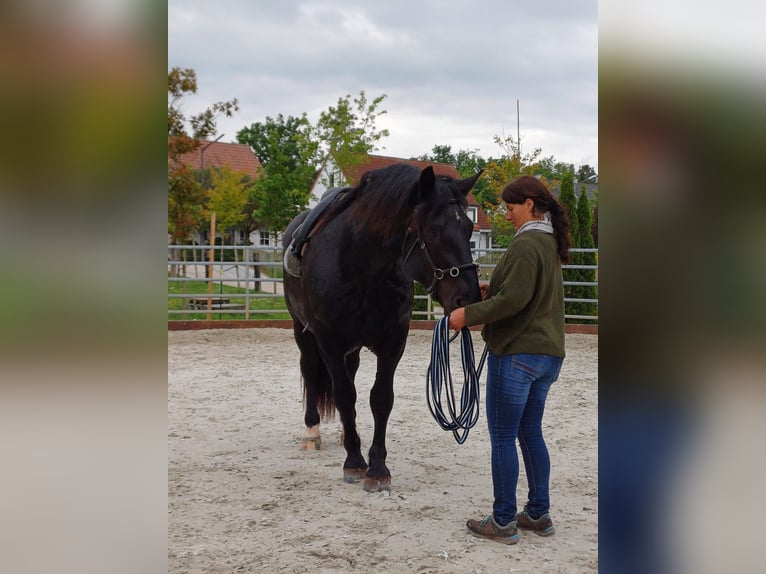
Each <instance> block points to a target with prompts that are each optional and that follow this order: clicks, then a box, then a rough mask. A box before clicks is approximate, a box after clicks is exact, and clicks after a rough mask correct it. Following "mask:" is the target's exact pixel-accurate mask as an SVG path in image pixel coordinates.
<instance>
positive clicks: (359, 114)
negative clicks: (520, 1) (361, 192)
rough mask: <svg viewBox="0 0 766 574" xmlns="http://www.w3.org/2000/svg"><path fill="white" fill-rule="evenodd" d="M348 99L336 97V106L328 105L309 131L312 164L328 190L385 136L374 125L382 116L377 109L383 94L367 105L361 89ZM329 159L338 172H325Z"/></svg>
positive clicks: (380, 111) (386, 131) (383, 131)
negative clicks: (312, 145) (313, 147)
mask: <svg viewBox="0 0 766 574" xmlns="http://www.w3.org/2000/svg"><path fill="white" fill-rule="evenodd" d="M350 98H351V95H350V94H348V95H346V96H345V97H343V98H338V104H337V107H332V106H330V107H329V108H328V109H327V110H326V111H324V112H322V113H321V114H320V115H319V120H318V121H317V123H316V125H315V126H314V128H313V130H312V133H313V138H314V141H315V142H316V144H317V153H316V157H317V162H316V163H317V164H318V166H319V171H320V173H323V174H324V181H323V183H324V184H325V185H327V186H328V187H333V186H335V185H340V184H341V183H342V181H341V179H342V174H343V173H346V172H347V171H348V168H350V167H353V166H355V165H358V164H360V163H362V161H364V159H365V158H366V156H367V154H369V153H370V152H371V151H374V150H376V149H377V147H376V146H377V144H378V142H379V141H380V140H381V139H382V138H384V137H387V136H388V133H389V132H388V130H387V129H382V130H378V129H377V127H376V126H375V122H376V120H377V119H378V117H379V116H381V115H383V114H385V113H386V111H385V110H381V109H379V106H380V104H381V102H383V100H384V99H385V98H386V94H383V95H380V96H378V97H376V98H374V99H373V100H372V101H371V102H370V101H368V100H367V96H366V95H365V93H364V90H362V91H361V92H359V96H358V97H356V98H354V100H353V103H352V101H351V99H350ZM330 158H332V160H333V161H334V163H335V165H336V166H337V167H338V170H339V171H338V172H335V171H333V172H328V171H327V166H328V162H329V160H330Z"/></svg>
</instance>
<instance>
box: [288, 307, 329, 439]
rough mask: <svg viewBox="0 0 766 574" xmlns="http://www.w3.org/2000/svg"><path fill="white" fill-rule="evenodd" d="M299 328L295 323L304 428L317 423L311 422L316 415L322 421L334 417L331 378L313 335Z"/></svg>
mask: <svg viewBox="0 0 766 574" xmlns="http://www.w3.org/2000/svg"><path fill="white" fill-rule="evenodd" d="M300 327H301V325H300V323H298V322H296V324H295V340H296V342H297V343H298V347H299V348H300V351H301V384H302V385H303V404H304V407H305V410H306V415H307V420H306V426H313V425H314V424H318V423H319V421H317V420H313V419H315V418H316V414H317V413H318V414H319V417H320V419H323V420H332V419H333V418H334V417H335V402H334V401H333V393H332V378H331V377H330V371H328V370H327V366H326V365H325V364H324V361H323V360H322V356H321V354H320V353H319V348H318V347H317V343H316V340H315V339H314V335H313V334H312V333H309V332H308V331H306V330H304V329H301V328H300ZM311 413H314V414H311ZM309 419H312V420H309Z"/></svg>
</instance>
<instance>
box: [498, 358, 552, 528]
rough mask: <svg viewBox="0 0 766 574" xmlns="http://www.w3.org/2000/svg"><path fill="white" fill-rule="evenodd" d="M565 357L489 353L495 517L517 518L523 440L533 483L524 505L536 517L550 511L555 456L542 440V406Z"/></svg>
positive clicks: (503, 519)
mask: <svg viewBox="0 0 766 574" xmlns="http://www.w3.org/2000/svg"><path fill="white" fill-rule="evenodd" d="M563 361H564V359H563V358H562V357H551V356H549V355H529V354H517V355H500V356H498V355H494V354H492V353H491V352H490V353H489V355H488V358H487V423H488V426H489V438H490V441H491V444H492V485H493V489H494V497H495V502H494V505H493V507H492V510H493V515H494V517H495V521H496V522H497V523H498V524H500V525H503V526H504V525H506V524H508V523H509V522H511V521H512V520H515V519H516V484H517V482H518V479H519V457H518V454H517V452H516V438H518V439H519V446H520V447H521V454H522V456H523V457H524V468H525V470H526V472H527V481H528V483H529V497H528V501H527V504H526V505H525V510H526V511H527V512H529V513H530V514H532V515H533V516H535V517H537V516H539V515H541V514H544V513H546V512H548V510H549V508H550V497H549V494H548V483H549V481H550V474H551V461H550V458H549V457H548V447H547V446H546V445H545V440H544V439H543V429H542V421H543V411H544V410H545V399H546V397H547V396H548V390H549V389H550V388H551V385H552V384H553V383H554V382H555V381H556V379H558V378H559V372H560V371H561V365H562V363H563Z"/></svg>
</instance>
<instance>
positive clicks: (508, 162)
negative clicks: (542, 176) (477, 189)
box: [476, 135, 541, 247]
mask: <svg viewBox="0 0 766 574" xmlns="http://www.w3.org/2000/svg"><path fill="white" fill-rule="evenodd" d="M494 139H495V143H496V144H497V145H498V146H499V147H500V149H501V150H502V154H501V156H500V157H499V158H497V159H493V158H490V159H489V160H487V163H486V164H485V166H484V175H483V176H482V178H481V179H482V180H484V183H485V185H486V188H485V190H484V191H483V193H482V195H481V199H479V196H477V197H476V199H477V200H479V202H480V203H481V206H482V207H483V208H484V210H485V211H486V212H487V215H488V217H489V221H490V223H491V225H492V244H493V245H494V246H496V247H506V246H508V245H509V244H510V240H511V238H512V237H513V233H514V232H513V226H512V225H511V224H510V223H509V222H507V221H506V219H505V204H504V203H503V201H502V193H503V189H505V186H506V185H508V183H509V182H510V181H511V180H513V179H515V178H517V177H519V176H521V175H535V173H536V170H537V159H538V157H539V156H540V153H541V150H540V149H539V148H538V149H535V150H533V151H532V152H531V153H528V154H525V155H523V156H522V155H521V154H520V153H519V145H518V142H516V140H514V139H513V137H511V136H507V137H505V138H501V137H500V136H498V135H496V136H495V138H494Z"/></svg>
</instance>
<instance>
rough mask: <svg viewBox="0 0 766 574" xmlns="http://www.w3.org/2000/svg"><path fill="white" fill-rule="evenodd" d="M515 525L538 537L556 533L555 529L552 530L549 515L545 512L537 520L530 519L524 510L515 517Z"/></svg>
mask: <svg viewBox="0 0 766 574" xmlns="http://www.w3.org/2000/svg"><path fill="white" fill-rule="evenodd" d="M516 524H518V526H519V528H522V529H524V530H531V531H532V532H534V533H535V534H537V535H538V536H550V535H551V534H553V533H554V532H556V529H555V528H553V521H552V520H551V515H550V514H549V513H547V512H546V513H545V514H543V515H542V516H541V517H540V518H537V519H535V518H532V517H531V516H530V515H529V513H528V512H527V511H526V510H525V511H524V512H519V513H518V514H517V515H516Z"/></svg>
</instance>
